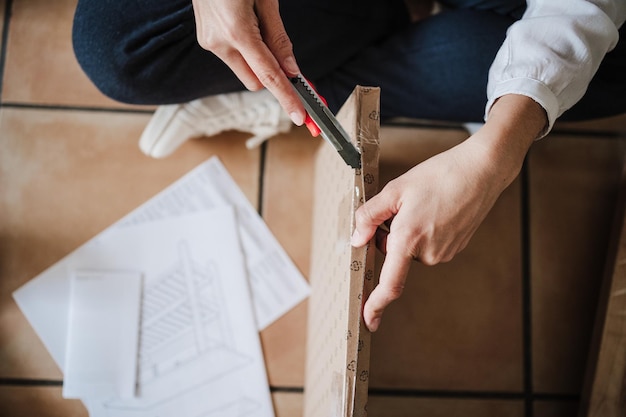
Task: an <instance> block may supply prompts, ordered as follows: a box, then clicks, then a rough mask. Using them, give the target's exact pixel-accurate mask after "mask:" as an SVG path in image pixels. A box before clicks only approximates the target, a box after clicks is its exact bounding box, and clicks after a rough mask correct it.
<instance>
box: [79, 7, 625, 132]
mask: <svg viewBox="0 0 626 417" xmlns="http://www.w3.org/2000/svg"><path fill="white" fill-rule="evenodd" d="M442 3H443V4H444V10H443V11H442V12H441V13H439V14H437V15H435V16H433V17H430V18H427V19H424V20H423V21H420V22H417V23H410V22H409V17H408V14H407V11H406V8H405V7H404V3H403V1H402V0H386V1H380V0H283V1H282V2H281V5H280V7H281V16H282V18H283V21H284V24H285V28H286V30H287V33H288V34H289V36H290V38H291V40H292V42H293V44H294V53H295V55H296V58H297V60H298V64H299V66H300V68H301V70H302V72H303V74H304V75H305V76H307V77H308V78H309V79H311V80H312V81H313V82H314V83H315V84H316V86H317V88H318V90H319V91H320V94H322V95H323V96H325V97H326V99H327V100H328V101H329V107H331V109H333V110H335V111H336V110H337V109H338V107H339V106H340V105H341V104H342V103H343V102H344V101H345V99H346V98H347V96H348V95H349V94H350V92H351V91H352V89H353V88H354V86H355V85H357V84H360V85H372V86H380V87H381V112H382V117H383V118H388V117H397V116H404V117H414V118H423V119H438V120H448V121H460V122H467V121H482V117H483V111H484V107H485V104H486V102H487V97H486V85H487V75H488V70H489V67H490V65H491V62H492V61H493V58H494V57H495V55H496V52H497V51H498V49H499V47H500V45H501V44H502V41H503V40H504V38H505V35H506V30H507V28H508V27H509V26H510V25H511V24H512V23H513V22H515V21H516V20H517V19H519V18H520V17H521V15H522V14H523V11H524V10H525V2H524V1H519V0H446V1H443V2H442ZM620 34H621V35H625V34H624V28H622V30H621V31H620ZM624 38H626V36H622V37H621V39H624ZM73 43H74V50H75V53H76V56H77V59H78V61H79V63H80V64H81V66H82V68H83V70H84V71H85V73H86V74H87V75H88V76H89V77H90V79H91V80H92V81H93V83H94V84H95V85H96V86H97V87H98V88H99V89H100V90H101V91H102V92H103V93H104V94H106V95H108V96H109V97H111V98H113V99H116V100H119V101H122V102H127V103H133V104H169V103H180V102H186V101H190V100H193V99H196V98H200V97H204V96H208V95H214V94H221V93H227V92H232V91H239V90H242V89H243V88H244V87H243V85H242V84H241V83H240V82H239V80H237V78H236V77H235V76H234V75H233V73H232V72H231V71H230V70H229V69H228V67H227V66H226V65H225V64H224V63H222V62H221V61H220V60H219V59H218V58H217V57H215V56H214V55H213V54H211V53H210V52H207V51H205V50H203V49H202V48H201V47H200V46H199V45H198V43H197V41H196V32H195V21H194V16H193V9H192V6H191V2H190V1H189V0H168V1H161V0H127V1H125V2H121V1H119V0H79V2H78V6H77V9H76V13H75V19H74V30H73ZM625 44H626V41H623V40H622V41H620V43H619V44H618V47H617V48H616V50H615V51H614V52H612V53H610V54H609V55H608V56H607V57H606V59H605V61H604V62H603V64H602V66H601V68H600V71H599V72H598V74H597V75H596V77H595V78H594V80H593V81H592V83H591V85H590V88H589V91H588V92H587V94H586V95H585V97H584V98H583V99H582V100H581V101H580V102H579V103H578V104H577V105H576V106H575V107H574V108H572V109H571V110H570V111H568V112H567V113H566V114H565V115H564V117H563V118H565V119H570V120H577V119H584V118H593V117H599V116H607V115H613V114H618V113H622V112H625V111H626V77H624V75H623V74H626V45H625Z"/></svg>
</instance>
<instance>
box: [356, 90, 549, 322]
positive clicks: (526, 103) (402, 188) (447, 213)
mask: <svg viewBox="0 0 626 417" xmlns="http://www.w3.org/2000/svg"><path fill="white" fill-rule="evenodd" d="M545 123H546V117H545V113H544V111H543V109H542V108H541V107H540V106H539V105H538V104H537V103H535V102H533V101H532V100H531V99H529V98H526V97H522V96H517V95H508V96H504V97H502V98H501V99H500V100H499V101H498V102H497V103H496V104H495V105H494V107H493V109H492V111H491V114H490V117H489V120H488V121H487V123H486V124H485V126H483V128H482V129H481V130H479V131H478V132H477V133H476V134H474V135H473V136H471V137H470V138H469V139H467V140H466V141H464V142H462V143H461V144H459V145H457V146H455V147H453V148H451V149H449V150H448V151H445V152H443V153H441V154H439V155H436V156H434V157H432V158H430V159H428V160H426V161H425V162H422V163H421V164H419V165H417V166H415V167H414V168H412V169H411V170H409V171H408V172H406V173H405V174H403V175H401V176H400V177H398V178H396V179H395V180H393V181H391V182H389V183H388V184H387V185H386V186H385V187H384V188H383V189H382V190H381V192H380V193H378V194H377V195H376V196H374V197H373V198H371V199H370V200H369V201H367V202H365V203H364V204H363V205H362V206H361V207H359V209H358V210H357V211H356V219H355V223H356V224H355V231H354V233H353V236H352V245H353V246H356V247H360V246H363V245H365V244H366V243H367V242H368V241H369V240H370V239H371V238H372V237H374V235H376V242H377V246H378V248H379V249H380V250H381V251H382V252H383V253H385V260H384V263H383V266H382V269H381V272H380V277H379V284H378V286H377V287H376V288H375V289H374V291H372V293H371V294H370V296H369V298H368V299H367V301H366V303H365V306H364V309H363V317H364V320H365V323H366V325H367V327H368V329H369V330H370V331H376V330H377V329H378V327H379V325H380V320H381V317H382V313H383V311H384V310H385V308H386V307H387V306H388V305H389V304H390V303H391V302H392V301H394V300H396V299H397V298H399V297H400V295H401V294H402V292H403V290H404V284H405V280H406V276H407V273H408V271H409V268H410V266H411V262H413V260H417V261H420V262H422V263H424V264H426V265H435V264H437V263H439V262H447V261H450V260H451V259H452V258H453V257H454V256H455V255H456V254H457V253H459V252H460V251H461V250H462V249H463V248H465V246H466V245H467V244H468V242H469V240H470V238H471V237H472V235H473V234H474V232H475V231H476V229H477V228H478V226H479V225H480V224H481V223H482V221H483V220H484V218H485V217H486V215H487V213H488V212H489V210H490V209H491V208H492V206H493V205H494V203H495V202H496V200H497V198H498V197H499V196H500V194H501V193H502V191H504V189H505V188H506V187H508V185H509V184H510V183H511V182H512V181H513V180H514V179H515V177H516V176H517V175H518V173H519V171H520V169H521V166H522V162H523V160H524V156H525V155H526V153H527V151H528V149H529V147H530V145H531V144H532V142H533V141H534V139H535V138H536V137H537V135H538V133H539V132H540V131H541V129H543V127H544V126H545ZM383 223H385V224H388V225H389V231H388V232H387V231H384V230H382V229H380V228H379V226H381V225H382V224H383Z"/></svg>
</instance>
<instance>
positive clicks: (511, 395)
mask: <svg viewBox="0 0 626 417" xmlns="http://www.w3.org/2000/svg"><path fill="white" fill-rule="evenodd" d="M369 395H370V396H380V397H385V396H386V397H407V398H444V399H484V400H525V399H526V397H527V396H528V395H527V394H526V393H525V392H523V391H520V392H507V391H448V390H436V389H435V390H426V389H398V388H370V390H369ZM530 397H531V398H532V399H533V400H546V401H578V400H579V399H580V396H579V395H577V394H563V393H561V394H559V393H532V394H531V395H530Z"/></svg>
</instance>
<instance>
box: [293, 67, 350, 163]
mask: <svg viewBox="0 0 626 417" xmlns="http://www.w3.org/2000/svg"><path fill="white" fill-rule="evenodd" d="M290 80H291V83H292V85H293V88H294V89H295V90H296V92H297V93H298V95H299V96H300V99H301V100H302V104H303V105H304V108H305V109H306V111H307V113H308V114H309V117H310V118H311V119H312V120H313V122H314V123H315V125H316V127H318V129H311V128H310V125H309V123H307V126H308V127H309V130H310V131H311V134H313V136H317V134H319V133H321V134H322V137H323V138H324V139H326V141H327V142H329V143H330V144H331V145H332V146H333V147H334V148H335V149H336V150H337V152H338V153H339V155H340V156H341V157H342V158H343V160H344V161H345V162H346V164H348V165H350V166H351V167H352V168H361V154H360V153H359V151H358V150H357V148H356V147H355V146H354V145H353V144H352V142H351V141H350V137H349V136H348V134H347V133H346V131H345V130H344V129H343V127H341V125H340V124H339V122H338V121H337V119H336V118H335V116H334V115H333V113H332V112H331V111H330V109H329V108H328V106H326V103H325V101H324V99H323V98H322V97H321V96H319V95H318V94H317V92H316V91H315V89H314V88H313V87H312V86H311V84H310V83H309V82H308V81H307V80H306V78H304V77H303V76H302V74H298V75H297V76H296V77H293V78H291V79H290ZM316 131H318V132H317V134H316Z"/></svg>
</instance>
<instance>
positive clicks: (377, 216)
mask: <svg viewBox="0 0 626 417" xmlns="http://www.w3.org/2000/svg"><path fill="white" fill-rule="evenodd" d="M390 197H391V196H390V195H389V194H388V193H386V192H385V189H383V190H382V191H381V192H380V193H379V194H377V195H375V196H374V197H372V198H371V199H370V200H368V201H366V202H365V203H364V204H363V205H362V206H361V207H359V208H358V209H357V210H356V212H355V213H354V223H355V224H354V232H353V233H352V239H351V241H350V243H351V244H352V246H354V247H357V248H358V247H361V246H364V245H365V244H366V243H367V242H369V241H370V239H371V238H372V237H373V236H374V233H376V229H378V226H380V225H381V224H383V223H384V222H385V221H387V220H389V219H391V218H392V217H393V216H395V215H396V213H397V212H398V210H397V204H396V200H395V198H390Z"/></svg>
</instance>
